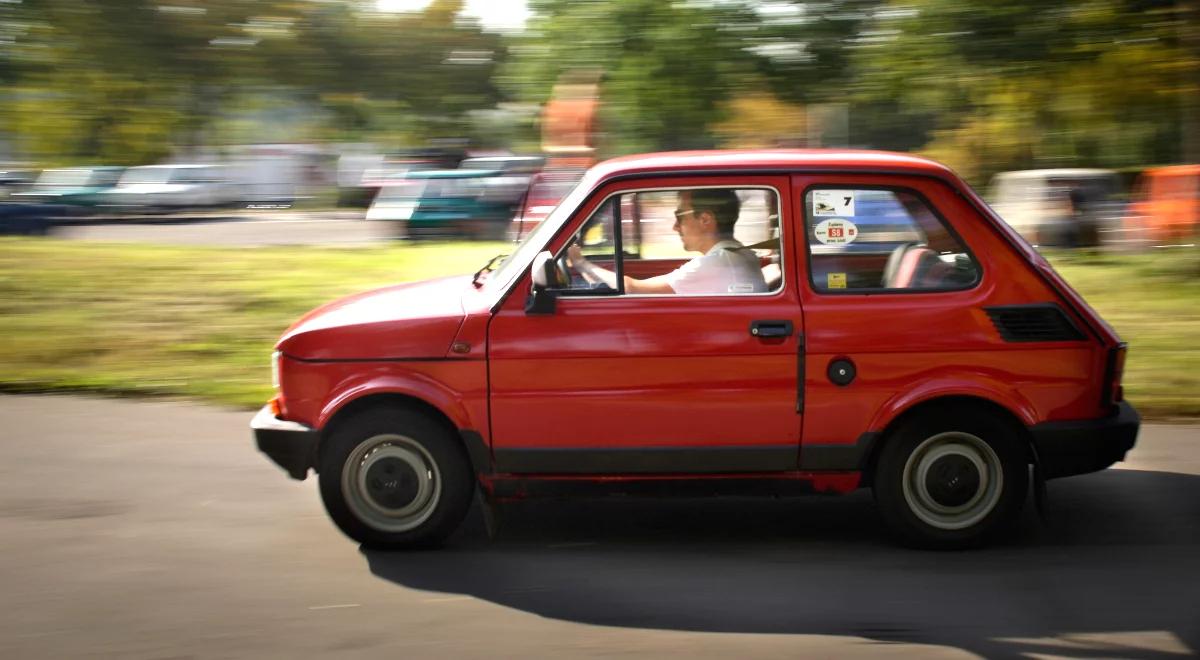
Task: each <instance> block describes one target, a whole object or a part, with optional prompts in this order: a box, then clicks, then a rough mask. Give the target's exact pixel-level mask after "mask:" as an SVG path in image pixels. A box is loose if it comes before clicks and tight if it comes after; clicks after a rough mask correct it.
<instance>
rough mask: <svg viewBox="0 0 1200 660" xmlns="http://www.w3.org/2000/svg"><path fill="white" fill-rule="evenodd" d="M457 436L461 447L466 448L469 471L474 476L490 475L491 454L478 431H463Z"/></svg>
mask: <svg viewBox="0 0 1200 660" xmlns="http://www.w3.org/2000/svg"><path fill="white" fill-rule="evenodd" d="M458 435H459V436H460V437H461V438H462V441H463V446H465V447H466V448H467V457H468V458H470V459H471V469H472V470H473V471H474V472H475V474H491V473H492V452H491V450H489V449H488V446H487V443H485V442H484V441H483V436H482V435H480V434H479V431H474V430H472V429H463V430H461V431H459V432H458Z"/></svg>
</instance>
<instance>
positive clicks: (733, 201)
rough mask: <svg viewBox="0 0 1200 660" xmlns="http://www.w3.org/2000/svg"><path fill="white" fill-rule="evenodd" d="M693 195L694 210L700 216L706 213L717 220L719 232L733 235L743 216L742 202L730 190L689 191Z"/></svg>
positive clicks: (706, 189) (707, 189)
mask: <svg viewBox="0 0 1200 660" xmlns="http://www.w3.org/2000/svg"><path fill="white" fill-rule="evenodd" d="M689 192H691V194H692V210H693V211H695V212H696V215H697V216H699V215H700V214H701V213H703V212H704V211H708V212H709V213H712V215H713V217H714V218H716V219H717V232H718V233H719V234H722V235H725V236H732V235H733V225H734V224H735V223H736V222H737V219H738V215H739V214H741V210H742V201H741V200H740V199H738V196H737V193H736V192H734V191H733V190H732V189H730V188H702V189H700V190H691V191H689Z"/></svg>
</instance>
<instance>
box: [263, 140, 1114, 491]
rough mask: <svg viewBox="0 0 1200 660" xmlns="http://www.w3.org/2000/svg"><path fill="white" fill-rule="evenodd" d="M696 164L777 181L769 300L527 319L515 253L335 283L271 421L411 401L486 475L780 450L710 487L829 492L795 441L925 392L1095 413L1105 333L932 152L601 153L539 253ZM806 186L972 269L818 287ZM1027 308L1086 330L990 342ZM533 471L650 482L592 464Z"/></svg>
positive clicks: (640, 304) (571, 311)
mask: <svg viewBox="0 0 1200 660" xmlns="http://www.w3.org/2000/svg"><path fill="white" fill-rule="evenodd" d="M714 173H720V179H719V181H720V183H721V184H722V185H725V184H728V185H732V186H769V187H771V188H774V189H775V190H777V191H778V193H779V195H780V204H781V209H785V215H786V218H785V220H784V221H783V222H781V231H782V235H781V240H782V244H781V252H782V267H783V269H784V272H785V286H784V287H783V288H782V289H781V290H780V291H778V292H776V293H774V294H771V295H755V296H736V297H730V296H687V297H649V296H618V297H577V298H569V297H564V298H561V299H559V300H558V301H557V308H556V311H555V313H553V314H549V315H531V314H528V313H527V312H526V310H525V303H526V295H527V294H528V293H529V292H530V290H531V286H532V279H531V274H530V272H529V268H528V265H525V266H524V271H523V272H522V273H521V274H520V275H519V276H518V277H516V278H515V279H514V280H513V281H512V284H511V286H509V287H507V289H505V290H501V291H496V290H489V289H488V288H487V287H486V286H485V287H483V288H477V287H475V286H472V284H471V282H470V281H469V280H468V279H466V278H450V279H444V280H437V281H433V282H427V283H418V284H411V285H401V286H398V287H389V288H387V289H381V290H379V291H375V292H370V293H366V294H360V295H358V296H352V297H349V298H346V299H343V300H341V301H337V302H335V303H332V304H330V305H326V306H324V307H322V308H319V309H317V310H314V312H312V313H310V314H309V315H307V316H306V317H305V318H303V319H301V320H300V321H299V322H297V323H296V324H295V325H294V326H293V327H292V328H290V329H289V330H288V331H287V332H286V333H285V335H284V336H283V338H282V339H281V340H280V342H279V344H278V346H277V348H278V350H279V351H280V352H281V353H282V354H283V356H284V358H283V360H282V366H281V385H282V393H283V397H284V411H285V412H284V417H285V418H286V419H288V420H292V421H295V422H299V423H301V424H304V425H307V426H310V427H312V428H313V429H314V430H317V431H320V430H321V429H323V428H325V427H326V426H327V425H328V424H329V423H330V420H332V419H333V418H334V417H335V416H336V415H337V414H338V413H339V411H341V410H343V409H344V408H345V406H347V405H348V404H351V403H353V402H355V401H360V400H362V399H363V398H364V397H369V396H376V395H390V396H404V397H410V398H412V399H416V400H419V401H421V402H424V403H425V404H427V405H428V406H431V407H432V408H434V409H436V410H438V411H440V412H441V414H442V415H444V416H445V417H446V419H447V420H449V422H450V423H451V424H453V425H454V426H455V427H456V428H458V429H459V430H461V431H468V432H471V433H477V434H478V435H479V436H480V437H481V438H482V440H483V442H484V444H485V445H486V447H487V448H488V451H489V453H490V456H491V457H492V459H493V460H496V461H497V463H496V465H495V466H494V467H495V470H494V472H490V473H487V474H485V473H484V471H482V470H481V472H480V474H481V479H483V481H484V483H485V485H486V484H487V483H491V481H494V480H503V479H505V478H506V477H511V476H513V474H514V472H513V471H511V470H505V469H504V467H503V466H502V465H501V464H500V462H499V457H498V456H499V455H498V454H497V452H503V451H507V450H513V451H527V450H528V451H556V450H563V451H571V450H604V451H618V452H619V451H624V450H638V449H647V448H651V449H654V450H667V449H690V450H706V449H710V450H717V449H721V450H725V449H731V448H732V449H747V450H755V449H762V450H771V451H776V452H777V453H776V454H774V455H773V458H771V459H770V460H769V461H765V462H763V463H762V464H761V465H762V466H763V467H762V468H761V469H749V470H736V469H734V470H726V471H723V473H721V474H711V475H709V476H710V477H711V478H738V477H744V476H746V475H757V476H763V475H764V474H769V475H770V476H772V477H773V478H785V479H796V480H802V481H807V482H811V483H813V485H814V487H817V488H818V489H819V490H829V491H837V492H842V491H845V490H850V489H853V488H854V487H856V486H857V485H858V484H859V479H858V474H857V470H855V469H839V470H836V471H835V472H837V473H838V474H830V473H826V472H821V471H816V472H814V471H812V470H810V469H806V463H807V460H806V459H807V457H808V456H809V455H810V454H809V451H810V450H815V449H816V448H830V447H833V448H837V447H853V446H855V445H856V443H859V442H860V440H861V439H862V438H863V437H864V435H865V434H871V433H881V432H883V431H884V430H885V429H886V428H887V427H888V425H889V424H891V423H892V422H893V421H895V420H896V419H897V418H898V417H899V416H900V415H902V414H904V413H905V412H906V411H908V410H911V409H913V407H915V406H919V405H921V404H923V403H926V402H930V401H935V400H941V399H945V398H947V397H972V398H976V399H980V400H986V401H989V402H991V403H993V404H994V405H996V406H997V407H999V408H1002V409H1004V410H1006V411H1008V412H1009V413H1010V414H1011V415H1012V416H1013V417H1014V418H1015V419H1017V420H1019V423H1020V424H1022V425H1024V426H1027V427H1032V426H1034V425H1037V424H1045V423H1049V422H1055V421H1060V420H1087V419H1092V418H1098V417H1103V416H1104V415H1106V414H1107V413H1108V408H1109V406H1110V405H1111V402H1108V401H1105V400H1104V392H1105V383H1104V379H1103V378H1102V376H1101V374H1104V373H1105V369H1106V361H1107V360H1108V359H1109V355H1110V353H1111V352H1112V351H1113V349H1115V348H1116V347H1117V346H1118V344H1119V342H1120V340H1119V338H1118V337H1117V336H1116V334H1115V333H1114V332H1113V331H1112V329H1111V328H1110V327H1109V326H1108V325H1107V324H1106V323H1105V322H1104V321H1103V320H1102V319H1100V318H1099V316H1098V315H1096V314H1095V313H1094V312H1093V311H1092V310H1091V309H1090V308H1089V307H1088V306H1087V305H1086V303H1084V301H1083V300H1082V298H1081V297H1080V296H1079V295H1078V294H1077V293H1075V292H1074V291H1073V290H1071V288H1070V287H1069V286H1067V285H1066V283H1065V282H1064V281H1063V280H1062V279H1061V278H1060V277H1059V276H1058V275H1057V274H1056V273H1055V272H1054V271H1053V269H1052V268H1051V267H1050V266H1049V264H1048V263H1047V262H1046V261H1045V259H1044V258H1042V257H1041V256H1040V255H1039V254H1038V253H1037V252H1036V251H1035V250H1033V249H1032V248H1031V247H1029V246H1028V244H1027V243H1025V241H1024V240H1023V239H1021V238H1020V237H1019V236H1018V235H1017V234H1016V233H1015V232H1014V231H1013V230H1012V229H1010V228H1009V227H1008V225H1006V224H1005V223H1004V222H1002V221H1001V220H999V218H997V217H996V216H995V215H994V214H993V213H992V212H991V211H990V210H989V209H988V208H987V206H986V205H985V204H983V202H982V201H981V200H980V199H979V197H978V196H977V195H976V194H975V193H974V192H973V191H971V190H970V188H969V187H968V186H967V185H966V184H965V183H963V182H962V181H961V180H960V179H959V178H958V177H957V176H955V175H954V174H953V173H951V172H950V171H949V170H947V169H946V168H945V167H943V166H941V165H938V164H936V163H933V162H931V161H927V160H924V159H920V158H915V157H911V156H905V155H901V154H887V153H877V152H853V151H844V152H826V151H755V152H719V153H713V152H686V153H675V154H652V155H649V156H639V157H631V158H619V159H615V160H611V161H607V162H605V163H601V164H600V165H597V166H596V167H594V168H592V170H590V171H589V172H588V173H587V175H586V176H585V177H584V185H585V186H587V187H588V189H590V190H591V191H592V193H591V194H589V195H588V197H587V199H586V201H584V203H583V204H582V205H580V206H579V207H578V208H577V209H570V210H560V212H556V214H555V215H554V216H553V217H552V218H551V221H555V220H554V219H555V218H559V217H562V215H561V214H565V213H567V212H568V211H569V218H566V219H565V221H564V222H562V226H561V228H560V229H559V230H558V231H557V233H556V234H555V235H554V237H553V238H552V239H551V240H549V241H548V243H547V244H546V245H545V246H544V248H542V249H545V250H549V251H550V252H552V253H558V252H559V251H561V250H562V249H564V248H565V245H566V242H567V241H568V240H569V238H570V237H571V235H572V233H573V232H574V231H575V230H576V229H577V228H578V227H579V226H580V224H581V223H582V222H583V220H584V219H585V218H587V217H588V216H589V214H590V213H591V212H592V211H593V210H594V209H595V208H596V207H597V206H598V205H599V204H600V203H601V202H602V201H603V200H604V199H605V197H606V196H608V195H609V194H612V193H616V192H620V191H623V190H636V189H638V188H640V187H647V186H652V187H663V188H672V187H685V186H695V185H706V184H708V185H711V184H712V182H713V181H714V179H713V178H712V176H713V174H714ZM815 185H825V186H829V185H838V186H847V187H851V186H858V187H863V188H871V187H878V186H888V187H893V188H894V187H902V188H905V189H908V190H911V191H914V192H916V193H917V194H918V195H919V196H920V197H922V198H923V199H925V200H927V201H928V203H929V205H930V206H931V207H932V208H934V209H935V210H936V212H937V213H938V214H939V215H940V217H941V218H942V219H943V220H944V221H945V222H946V223H948V224H949V225H950V227H951V228H952V231H953V232H954V233H956V234H957V235H958V236H959V237H960V238H961V240H962V242H963V243H964V244H966V245H967V246H968V247H969V249H970V251H971V255H972V256H973V257H974V259H975V260H976V262H977V263H978V266H979V270H980V272H981V273H982V274H981V277H980V279H979V281H978V282H977V284H975V285H974V286H972V287H970V288H967V289H964V290H955V291H937V292H929V293H924V292H911V291H905V292H872V293H838V294H830V293H828V292H826V293H820V292H818V291H817V290H816V289H815V288H814V286H813V284H812V281H811V279H810V272H809V269H810V259H809V258H808V248H807V242H806V238H805V235H804V232H803V231H797V228H798V227H802V226H803V223H802V222H801V219H802V218H803V217H804V203H805V201H804V200H805V193H806V191H807V190H808V189H809V188H810V187H812V186H815ZM569 199H570V198H569ZM1031 303H1053V304H1059V305H1061V307H1062V308H1063V310H1064V313H1065V314H1066V315H1067V316H1068V317H1069V318H1070V320H1071V322H1072V323H1074V324H1075V325H1077V326H1078V327H1079V328H1082V329H1084V330H1085V331H1086V332H1084V334H1085V336H1086V339H1085V340H1084V341H1070V342H1066V341H1064V342H1034V343H1012V342H1008V341H1005V340H1004V339H1003V338H1002V337H1001V336H1000V334H999V333H998V332H997V330H996V328H995V327H994V326H993V324H992V322H991V321H990V320H989V316H988V313H987V312H986V311H985V308H986V307H992V306H1004V305H1017V304H1031ZM760 319H771V320H779V321H788V322H790V323H791V324H792V328H793V332H792V333H791V335H790V336H788V337H784V338H779V339H762V338H758V337H753V336H751V334H750V333H749V332H748V328H749V327H750V324H751V322H752V321H755V320H760ZM842 358H850V359H852V360H853V361H854V363H855V364H856V365H857V370H858V378H857V380H855V381H854V384H853V387H843V386H839V385H835V384H833V383H832V382H831V381H830V378H829V377H828V376H827V368H828V367H829V365H830V363H831V362H832V361H834V360H837V359H842ZM801 369H802V373H801ZM813 455H815V454H813ZM756 465H757V464H756ZM477 468H478V466H477ZM534 472H537V471H536V470H534ZM710 472H711V471H710ZM716 472H722V471H721V470H717V471H716ZM698 474H699V473H696V474H692V473H690V472H689V473H688V476H697V475H698ZM541 476H542V477H543V478H557V479H564V480H578V479H583V480H593V481H600V480H612V479H617V480H620V479H646V478H669V476H664V475H659V476H658V477H647V476H645V475H634V474H625V473H624V472H620V471H619V472H604V471H603V470H599V469H598V470H597V471H596V473H595V474H588V475H567V474H560V475H557V476H555V475H554V474H548V473H541Z"/></svg>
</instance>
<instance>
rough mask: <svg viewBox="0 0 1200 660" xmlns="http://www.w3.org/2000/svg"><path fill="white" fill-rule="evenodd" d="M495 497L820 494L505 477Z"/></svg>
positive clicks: (798, 489) (807, 486) (730, 482)
mask: <svg viewBox="0 0 1200 660" xmlns="http://www.w3.org/2000/svg"><path fill="white" fill-rule="evenodd" d="M492 488H493V493H494V496H495V497H498V498H501V499H523V498H526V497H604V496H610V495H628V496H634V497H761V496H766V497H790V496H795V495H814V494H823V493H825V491H820V490H817V489H816V488H815V487H814V486H813V485H812V482H811V481H808V480H805V479H788V478H779V479H771V478H755V479H738V478H731V479H726V478H707V479H706V478H699V479H652V478H647V479H622V480H597V479H579V478H576V479H554V478H538V477H531V478H521V477H515V478H512V477H504V478H500V479H496V480H495V481H493V482H492Z"/></svg>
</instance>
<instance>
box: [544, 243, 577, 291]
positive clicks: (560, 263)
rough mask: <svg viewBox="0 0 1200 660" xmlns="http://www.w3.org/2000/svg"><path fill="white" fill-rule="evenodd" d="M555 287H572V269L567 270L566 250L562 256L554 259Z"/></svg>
mask: <svg viewBox="0 0 1200 660" xmlns="http://www.w3.org/2000/svg"><path fill="white" fill-rule="evenodd" d="M548 274H549V273H547V275H548ZM553 287H554V288H555V289H569V288H570V287H571V271H570V270H567V253H566V252H563V253H562V256H561V257H559V258H557V259H555V260H554V284H553Z"/></svg>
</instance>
